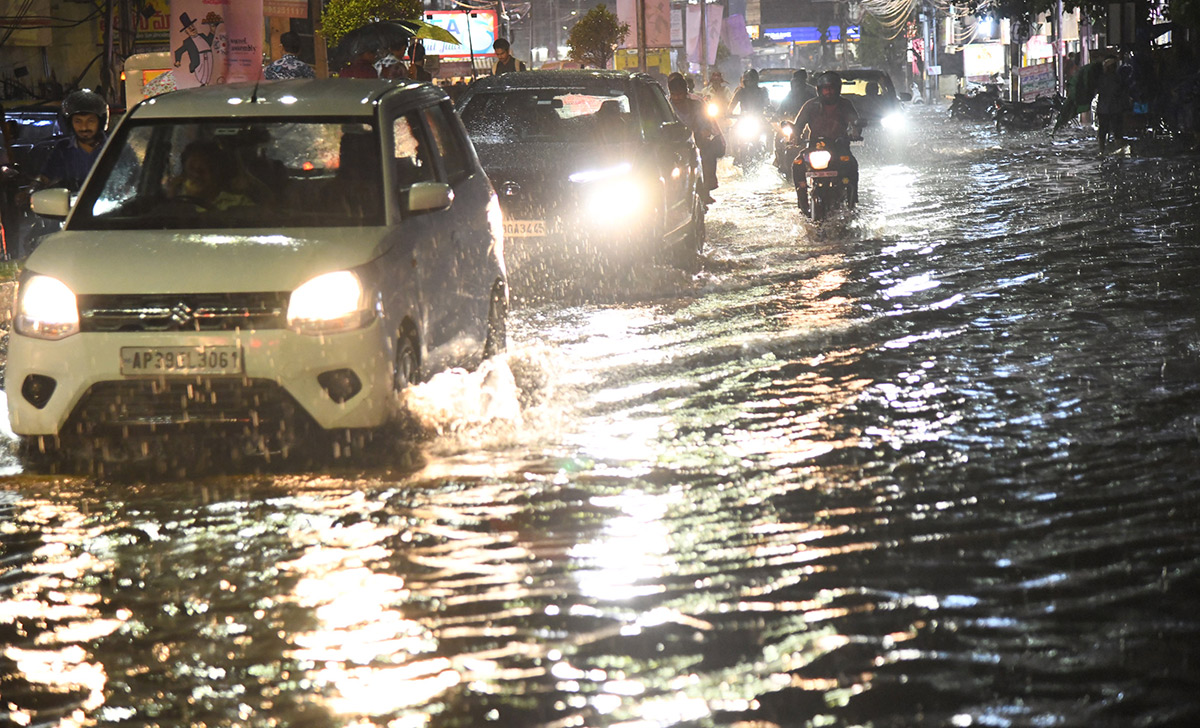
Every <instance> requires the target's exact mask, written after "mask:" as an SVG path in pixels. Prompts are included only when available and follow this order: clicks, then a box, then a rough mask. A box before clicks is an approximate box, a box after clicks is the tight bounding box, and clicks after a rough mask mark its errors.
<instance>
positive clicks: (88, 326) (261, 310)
mask: <svg viewBox="0 0 1200 728" xmlns="http://www.w3.org/2000/svg"><path fill="white" fill-rule="evenodd" d="M287 302H288V294H287V293H204V294H195V293H186V294H153V295H115V296H110V295H104V296H80V297H79V326H80V330H81V331H84V332H116V331H234V330H262V329H280V328H283V327H284V326H285V325H286V324H287Z"/></svg>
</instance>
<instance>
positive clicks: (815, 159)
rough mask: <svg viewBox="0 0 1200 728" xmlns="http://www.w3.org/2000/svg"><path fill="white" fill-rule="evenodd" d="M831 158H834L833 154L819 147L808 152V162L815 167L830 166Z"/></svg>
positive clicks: (823, 167)
mask: <svg viewBox="0 0 1200 728" xmlns="http://www.w3.org/2000/svg"><path fill="white" fill-rule="evenodd" d="M831 159H833V155H832V154H830V153H829V151H828V150H825V149H817V150H815V151H812V152H809V153H808V163H809V165H811V166H812V168H813V169H825V168H826V167H828V166H829V161H830V160H831Z"/></svg>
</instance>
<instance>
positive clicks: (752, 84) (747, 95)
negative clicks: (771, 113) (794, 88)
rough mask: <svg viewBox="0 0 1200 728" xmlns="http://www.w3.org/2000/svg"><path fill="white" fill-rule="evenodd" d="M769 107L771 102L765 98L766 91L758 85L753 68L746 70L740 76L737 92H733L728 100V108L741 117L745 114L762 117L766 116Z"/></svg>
mask: <svg viewBox="0 0 1200 728" xmlns="http://www.w3.org/2000/svg"><path fill="white" fill-rule="evenodd" d="M770 106H771V101H770V99H769V98H768V97H767V90H766V89H765V88H763V87H762V86H759V85H758V71H756V70H755V69H753V68H751V69H748V70H747V71H746V72H745V73H743V74H742V85H741V86H738V89H737V91H734V92H733V98H732V99H730V100H729V108H730V109H731V110H732V109H737V110H738V112H737V113H739V114H741V115H742V116H745V115H747V114H757V115H759V116H762V115H764V114H766V112H767V109H768V108H769V107H770Z"/></svg>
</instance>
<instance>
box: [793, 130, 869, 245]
mask: <svg viewBox="0 0 1200 728" xmlns="http://www.w3.org/2000/svg"><path fill="white" fill-rule="evenodd" d="M794 133H795V131H794V129H793V134H794ZM861 138H862V136H861V129H859V128H857V127H856V128H854V130H853V132H852V135H851V136H848V137H847V136H842V137H837V138H831V137H815V138H812V139H809V140H808V143H807V144H805V145H804V147H803V148H802V149H801V150H800V153H799V155H798V156H797V157H796V160H795V162H793V164H792V179H793V182H794V183H795V185H796V203H797V205H798V206H799V208H800V211H801V212H803V213H804V214H806V215H808V217H809V218H810V219H811V220H812V221H813V222H822V221H823V220H825V219H827V218H828V217H830V216H831V215H832V214H833V213H834V212H836V211H837V210H839V209H846V210H853V209H854V206H855V205H857V204H858V160H856V159H855V158H854V155H853V154H851V153H850V142H851V141H853V140H855V139H861ZM801 180H803V182H804V184H803V185H801V184H800V182H801Z"/></svg>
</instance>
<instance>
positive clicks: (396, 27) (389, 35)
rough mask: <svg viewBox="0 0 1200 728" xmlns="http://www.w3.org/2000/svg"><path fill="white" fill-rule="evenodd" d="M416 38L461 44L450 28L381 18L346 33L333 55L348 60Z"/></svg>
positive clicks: (414, 21) (401, 45)
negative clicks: (366, 52) (365, 52)
mask: <svg viewBox="0 0 1200 728" xmlns="http://www.w3.org/2000/svg"><path fill="white" fill-rule="evenodd" d="M413 38H429V39H431V40H441V41H445V42H447V43H454V44H458V42H459V41H458V39H457V38H455V37H454V35H453V34H451V33H450V32H449V31H447V30H445V29H444V28H441V27H438V26H436V25H433V24H431V23H426V22H424V21H422V20H380V21H378V22H375V23H368V24H367V25H364V26H362V27H361V28H355V29H354V30H352V31H350V32H348V33H346V34H345V35H343V36H342V39H341V40H339V41H338V44H337V46H336V47H335V48H334V49H333V51H332V53H331V54H330V55H331V56H332V58H333V59H334V60H335V61H338V62H341V63H347V62H349V61H350V60H352V59H354V58H356V57H357V56H358V55H359V54H361V53H363V52H364V51H377V50H380V49H389V50H390V49H392V48H402V47H404V46H406V45H408V43H409V41H411V40H412V39H413Z"/></svg>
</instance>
